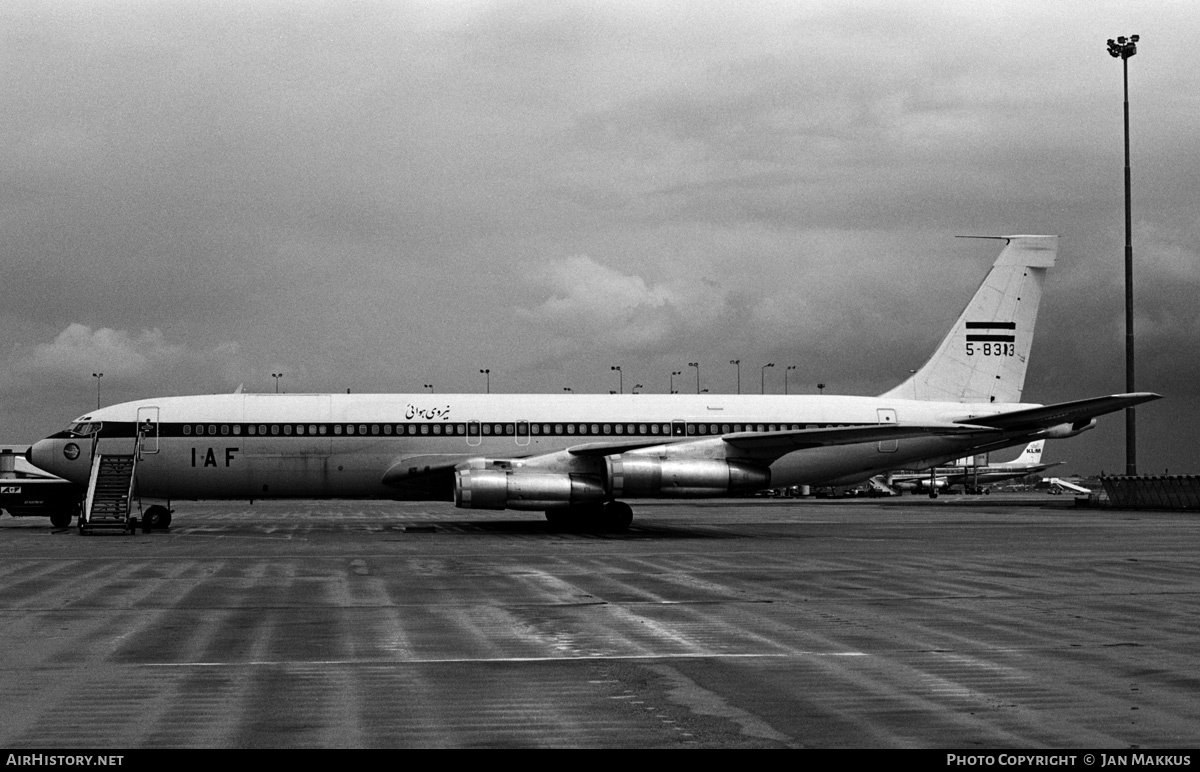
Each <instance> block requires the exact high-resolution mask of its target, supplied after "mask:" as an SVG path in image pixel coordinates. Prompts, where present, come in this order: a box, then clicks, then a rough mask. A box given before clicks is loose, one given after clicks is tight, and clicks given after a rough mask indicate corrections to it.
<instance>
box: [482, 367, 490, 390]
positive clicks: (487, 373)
mask: <svg viewBox="0 0 1200 772" xmlns="http://www.w3.org/2000/svg"><path fill="white" fill-rule="evenodd" d="M479 372H481V373H483V375H484V377H486V378H487V381H486V384H487V393H488V394H491V393H492V369H491V368H490V367H489V368H488V369H486V370H480V371H479Z"/></svg>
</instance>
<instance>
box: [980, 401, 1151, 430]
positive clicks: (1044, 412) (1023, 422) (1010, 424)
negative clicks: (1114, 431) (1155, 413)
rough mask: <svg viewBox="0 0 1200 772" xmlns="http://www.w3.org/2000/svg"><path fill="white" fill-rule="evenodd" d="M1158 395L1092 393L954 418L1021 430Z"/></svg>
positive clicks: (1068, 420) (1101, 412) (1100, 412)
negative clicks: (1067, 400)
mask: <svg viewBox="0 0 1200 772" xmlns="http://www.w3.org/2000/svg"><path fill="white" fill-rule="evenodd" d="M1156 399H1162V395H1161V394H1154V393H1152V392H1137V393H1133V394H1111V395H1109V396H1107V397H1092V398H1091V399H1081V400H1077V401H1075V402H1060V403H1058V404H1057V405H1045V406H1044V407H1033V408H1028V409H1026V410H1014V411H1012V412H1011V413H1000V414H998V415H989V416H979V417H974V416H968V417H966V418H961V419H959V420H958V421H957V423H960V424H970V425H971V426H989V427H991V428H993V429H1001V430H1003V431H1006V432H1009V431H1021V430H1027V429H1039V428H1048V427H1051V426H1056V425H1058V424H1074V423H1079V422H1081V421H1090V420H1091V419H1093V418H1095V417H1097V416H1102V415H1106V414H1108V413H1115V412H1117V411H1118V410H1124V409H1125V408H1128V407H1133V406H1134V405H1140V404H1141V403H1143V402H1150V401H1152V400H1156Z"/></svg>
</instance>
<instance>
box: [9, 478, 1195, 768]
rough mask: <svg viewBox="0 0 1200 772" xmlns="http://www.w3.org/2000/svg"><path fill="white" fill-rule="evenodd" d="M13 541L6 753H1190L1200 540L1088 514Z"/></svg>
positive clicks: (1190, 533) (657, 517) (1157, 522)
mask: <svg viewBox="0 0 1200 772" xmlns="http://www.w3.org/2000/svg"><path fill="white" fill-rule="evenodd" d="M633 503H634V512H635V521H634V526H633V528H632V529H631V530H630V531H629V532H628V533H626V534H621V535H602V534H589V533H555V532H553V531H551V530H550V528H549V526H548V525H547V524H546V523H545V521H544V520H542V519H541V515H540V514H539V513H519V512H472V511H468V510H456V509H454V508H453V507H452V506H450V505H448V504H401V503H392V502H308V501H301V502H256V503H254V504H253V505H251V504H246V503H215V502H178V503H177V504H176V514H175V524H174V525H173V526H172V528H171V529H170V531H169V532H156V533H152V534H148V535H147V534H140V533H139V534H137V535H133V536H129V535H118V534H103V533H101V534H94V535H88V536H84V537H81V536H79V535H78V534H77V533H76V532H75V531H74V530H56V529H53V528H51V527H50V526H49V524H48V522H47V521H46V520H41V519H33V518H26V519H14V518H9V517H7V516H5V517H4V518H3V520H0V716H3V721H2V722H0V747H5V748H10V749H16V748H40V749H71V748H87V749H137V748H158V747H171V748H180V747H204V748H210V747H211V748H260V747H286V748H297V747H316V748H337V747H488V748H496V747H658V748H674V747H692V748H694V747H716V748H773V747H796V748H803V747H820V748H958V749H971V750H980V749H989V748H991V749H1006V748H1007V749H1026V750H1028V749H1031V748H1061V749H1067V748H1111V749H1120V748H1141V749H1161V748H1188V747H1196V746H1198V745H1200V675H1198V673H1200V647H1198V646H1197V637H1198V633H1197V620H1200V561H1198V560H1197V553H1198V547H1200V516H1198V515H1196V514H1186V513H1178V512H1175V513H1172V512H1127V511H1112V510H1101V509H1082V508H1074V507H1073V506H1071V505H1072V504H1073V502H1072V501H1071V500H1070V499H1067V500H1065V501H1064V500H1063V499H1062V498H1060V497H1051V496H1046V495H1044V494H1030V497H1026V498H1012V497H1005V496H1003V495H993V496H988V497H956V496H944V497H942V498H940V499H938V500H937V501H930V500H929V499H927V498H922V497H916V496H911V497H910V496H906V497H904V498H902V499H898V500H897V499H891V500H852V501H827V502H822V501H799V500H728V501H700V502H672V503H662V502H633Z"/></svg>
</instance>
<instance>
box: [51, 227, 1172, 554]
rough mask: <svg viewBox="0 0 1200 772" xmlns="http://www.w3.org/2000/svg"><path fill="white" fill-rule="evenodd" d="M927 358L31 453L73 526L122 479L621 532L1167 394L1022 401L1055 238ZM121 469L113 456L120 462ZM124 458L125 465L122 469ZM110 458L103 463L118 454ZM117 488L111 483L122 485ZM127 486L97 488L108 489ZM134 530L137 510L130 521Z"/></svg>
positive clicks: (327, 407)
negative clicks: (836, 375) (78, 491)
mask: <svg viewBox="0 0 1200 772" xmlns="http://www.w3.org/2000/svg"><path fill="white" fill-rule="evenodd" d="M1003 240H1004V241H1005V242H1006V246H1005V248H1004V249H1003V250H1002V252H1001V253H1000V256H999V257H998V258H997V259H996V261H995V264H994V265H993V266H992V268H991V271H990V272H989V273H988V275H987V277H986V278H985V280H984V282H983V284H982V285H981V286H980V287H979V289H978V290H977V291H976V293H975V295H974V297H973V298H972V299H971V302H970V303H969V304H968V305H967V307H966V309H965V310H964V311H963V312H962V314H961V316H959V318H958V320H957V321H956V322H955V323H954V325H953V326H952V327H951V329H950V332H949V334H947V335H946V337H945V338H944V339H943V341H942V343H941V344H940V346H939V347H938V349H937V351H936V353H935V354H934V355H933V357H932V358H931V359H930V360H929V361H928V362H927V363H926V364H925V365H924V366H923V367H921V369H920V370H918V371H916V372H915V373H914V374H913V375H912V376H911V377H910V378H909V379H908V380H907V381H905V382H904V383H902V384H901V385H900V386H898V387H896V388H895V389H892V390H891V391H889V392H887V393H885V394H883V395H881V396H879V397H854V396H831V395H794V396H777V395H769V396H756V395H750V396H744V395H720V394H698V395H695V396H692V395H678V394H677V395H654V394H636V395H629V394H625V395H587V394H555V395H548V394H526V395H517V394H439V395H433V394H355V395H350V394H306V395H302V394H280V395H275V394H226V395H210V396H190V397H164V398H160V399H145V400H139V401H136V402H127V403H124V404H120V405H114V406H111V407H106V408H101V409H97V410H94V411H89V412H88V413H86V414H84V415H83V416H80V417H79V418H77V419H75V421H74V422H73V423H72V424H71V426H70V428H68V429H67V430H65V431H62V432H59V433H57V434H55V435H53V436H51V437H48V438H46V439H44V440H41V441H40V442H38V443H36V444H35V445H34V446H33V447H32V449H31V450H30V452H29V458H30V460H31V461H32V463H34V464H35V465H37V466H38V467H41V468H42V469H45V470H47V471H49V472H52V473H53V474H56V475H60V476H62V477H64V478H67V479H70V480H73V481H76V482H78V483H80V484H81V485H85V486H87V489H88V496H87V499H86V501H85V503H84V505H83V515H82V517H81V518H80V530H81V532H82V531H83V530H84V529H85V527H88V528H90V527H92V525H94V524H98V523H99V520H98V518H99V517H101V515H97V514H95V512H96V507H97V506H101V505H103V506H108V503H109V502H110V500H113V501H116V502H117V503H114V504H113V507H115V509H113V510H112V511H118V512H119V511H120V506H121V504H120V502H119V499H120V497H119V496H118V494H119V490H117V489H119V488H120V485H119V483H121V482H122V480H123V484H125V486H126V491H127V494H126V495H125V503H124V506H125V511H126V512H127V513H130V512H132V508H131V507H130V505H129V502H130V501H132V500H133V499H139V500H157V501H158V502H161V503H156V504H155V505H154V506H152V507H150V508H149V509H147V510H146V511H145V513H144V514H143V517H142V519H143V522H142V525H143V528H145V527H147V526H152V525H165V524H166V523H168V522H169V520H170V516H171V509H170V507H171V504H172V502H175V501H178V500H179V499H251V500H253V499H262V498H281V497H295V498H355V497H363V498H366V497H376V498H392V499H408V500H445V501H453V502H454V503H455V505H456V506H458V507H464V508H471V509H495V510H498V509H515V510H531V511H542V512H545V513H546V516H547V518H549V519H550V520H551V521H553V522H560V523H567V524H577V523H578V524H586V525H588V526H589V527H604V528H615V529H621V528H624V527H626V526H627V525H628V524H629V523H630V521H631V519H632V509H631V508H630V506H629V505H628V504H626V503H624V502H623V501H622V499H625V498H677V497H706V496H726V495H729V494H738V493H742V492H750V491H755V490H759V489H762V488H768V487H783V486H791V485H802V484H804V485H812V486H823V485H848V484H853V483H856V482H861V481H863V480H866V479H868V478H870V477H872V476H874V475H877V474H881V473H883V472H886V471H888V470H891V469H897V468H904V467H917V468H922V467H928V466H933V465H936V464H939V463H945V462H946V461H949V460H952V459H956V458H961V457H963V456H964V455H967V454H970V453H983V452H988V451H991V450H996V449H999V448H1004V447H1010V446H1013V445H1020V444H1023V443H1027V442H1030V441H1032V440H1035V439H1045V438H1066V437H1072V436H1074V435H1077V434H1079V433H1080V432H1083V431H1085V430H1087V429H1089V428H1091V427H1092V426H1093V425H1094V423H1095V419H1096V417H1097V416H1100V415H1103V414H1106V413H1110V412H1113V411H1117V410H1121V409H1123V408H1126V407H1129V406H1131V405H1136V404H1138V403H1141V402H1146V401H1148V400H1152V399H1156V398H1157V395H1155V394H1148V393H1138V394H1118V395H1112V396H1103V397H1095V398H1091V399H1084V400H1080V401H1076V402H1068V403H1063V404H1057V405H1050V406H1041V405H1037V404H1030V403H1023V402H1021V401H1020V399H1021V391H1022V389H1023V387H1024V381H1025V368H1026V362H1027V360H1028V357H1029V351H1030V346H1031V344H1032V341H1033V330H1034V323H1035V321H1036V319H1037V308H1038V303H1039V301H1040V299H1041V294H1042V285H1043V282H1044V279H1045V275H1046V271H1047V269H1048V268H1050V267H1051V266H1053V264H1054V259H1055V255H1056V252H1057V247H1058V241H1057V237H1055V236H1007V237H1003ZM110 456H112V457H113V458H108V457H110ZM117 457H128V458H131V459H132V463H130V464H125V463H124V462H122V463H120V464H118V463H117V462H116V461H115V459H116V458H117ZM106 459H107V460H106ZM110 483H111V484H110ZM110 488H111V489H113V490H117V493H105V492H104V491H105V490H107V489H110ZM120 525H121V526H122V527H125V526H126V525H129V526H133V525H136V520H135V519H134V516H132V515H126V518H125V520H124V521H122V522H120Z"/></svg>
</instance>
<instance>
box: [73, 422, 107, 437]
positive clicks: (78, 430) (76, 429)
mask: <svg viewBox="0 0 1200 772" xmlns="http://www.w3.org/2000/svg"><path fill="white" fill-rule="evenodd" d="M100 426H101V422H100V421H93V422H81V423H77V424H72V425H71V428H70V430H69V431H70V432H71V433H72V434H78V435H79V436H80V437H90V436H91V435H93V434H97V433H99V431H100Z"/></svg>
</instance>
